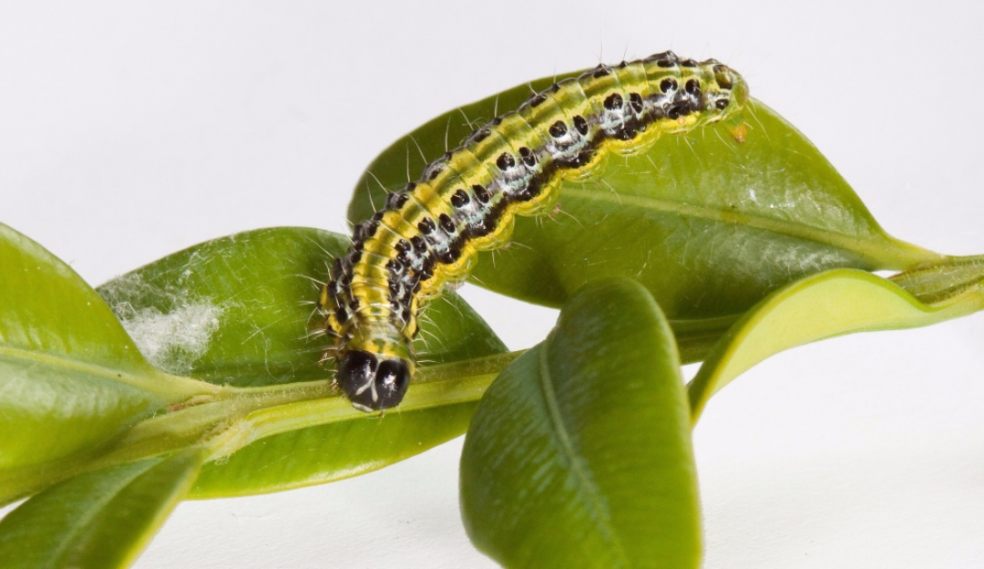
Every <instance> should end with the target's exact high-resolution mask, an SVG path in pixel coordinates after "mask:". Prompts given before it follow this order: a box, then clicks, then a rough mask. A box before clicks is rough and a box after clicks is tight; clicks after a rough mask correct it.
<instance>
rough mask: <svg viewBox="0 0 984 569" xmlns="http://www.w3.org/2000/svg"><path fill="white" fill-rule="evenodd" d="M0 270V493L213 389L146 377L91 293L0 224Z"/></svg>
mask: <svg viewBox="0 0 984 569" xmlns="http://www.w3.org/2000/svg"><path fill="white" fill-rule="evenodd" d="M0 267H2V271H0V298H2V299H3V301H2V302H0V393H2V397H0V433H3V436H2V437H0V488H3V487H4V486H5V482H4V481H5V480H8V479H9V477H12V476H15V475H24V476H30V474H28V473H27V471H28V470H31V467H33V466H37V465H41V464H42V463H47V462H49V461H52V460H55V459H58V458H62V457H65V456H68V455H71V454H73V453H77V452H85V451H87V450H90V449H92V448H93V447H95V446H97V445H99V444H101V443H103V442H105V441H107V440H109V439H111V438H112V437H114V436H116V435H117V434H119V433H120V432H122V430H124V429H125V428H126V427H127V426H128V425H130V424H132V423H134V422H135V421H137V420H138V419H140V418H142V417H146V416H149V415H150V414H152V413H153V412H155V411H157V410H158V409H160V408H161V407H163V406H166V405H168V404H171V403H175V402H179V401H182V400H185V399H188V398H189V397H192V396H194V395H198V394H203V393H209V392H211V391H214V388H212V387H210V386H208V385H205V384H201V385H198V382H191V381H187V380H182V379H179V378H174V377H171V376H167V375H165V374H162V373H160V372H158V371H157V370H155V369H153V368H152V367H151V366H150V365H149V364H147V362H146V361H144V359H143V358H142V357H141V355H140V353H139V351H138V350H137V348H136V346H135V345H134V344H133V342H132V341H131V340H130V338H129V337H128V336H127V334H126V332H125V331H124V330H123V328H122V327H121V326H120V324H119V322H118V321H117V320H116V318H115V317H114V316H113V313H112V312H111V311H110V310H109V308H108V307H107V306H106V304H105V303H104V302H103V301H102V299H101V298H100V297H99V295H97V294H96V293H95V291H93V290H92V289H91V288H90V287H89V286H88V285H87V284H86V283H85V282H84V281H83V280H82V279H81V278H79V276H78V275H76V274H75V272H73V271H72V270H71V269H70V268H69V267H68V266H67V265H65V264H64V263H63V262H61V261H60V260H58V259H57V258H56V257H54V256H53V255H52V254H51V253H49V252H48V251H46V250H45V249H43V248H42V247H41V246H40V245H38V244H37V243H35V242H33V241H31V240H30V239H28V238H27V237H25V236H23V235H21V234H19V233H17V232H16V231H14V230H13V229H11V228H9V227H7V226H5V225H2V224H0ZM15 472H20V474H15ZM3 494H4V492H3V491H2V490H0V503H2V502H3V501H4V500H3V498H4V496H3Z"/></svg>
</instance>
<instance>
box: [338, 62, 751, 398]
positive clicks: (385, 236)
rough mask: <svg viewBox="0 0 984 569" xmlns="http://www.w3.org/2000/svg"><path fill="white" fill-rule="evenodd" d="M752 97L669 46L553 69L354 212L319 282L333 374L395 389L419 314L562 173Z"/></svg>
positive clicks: (729, 110)
mask: <svg viewBox="0 0 984 569" xmlns="http://www.w3.org/2000/svg"><path fill="white" fill-rule="evenodd" d="M747 98H748V88H747V85H746V84H745V82H744V80H743V79H742V77H741V76H740V75H739V74H738V73H737V72H735V71H734V70H732V69H731V68H730V67H728V66H726V65H723V64H721V63H719V62H717V61H715V60H713V59H710V60H706V61H703V62H699V63H698V62H697V61H694V60H692V59H681V58H679V57H677V56H676V55H675V54H673V53H672V52H664V53H660V54H656V55H653V56H650V57H647V58H645V59H639V60H636V61H631V62H622V63H621V64H619V65H616V66H613V67H609V66H605V65H599V66H598V67H596V68H594V69H591V70H588V71H585V72H583V73H581V74H579V75H577V76H575V77H570V78H567V79H564V80H561V81H558V82H556V83H554V84H553V85H551V86H550V87H549V88H547V89H545V90H544V91H541V92H539V93H535V94H534V95H533V96H531V97H530V98H529V99H528V100H527V101H526V102H524V103H523V104H522V105H520V106H519V108H517V109H515V110H513V111H511V112H507V113H505V114H503V115H501V116H499V117H496V118H494V119H492V120H491V121H489V122H488V123H487V124H485V125H483V126H482V127H480V128H478V129H477V130H475V132H473V133H472V134H471V135H470V136H468V137H467V138H466V139H465V140H464V141H463V142H462V143H461V145H460V146H458V147H457V148H455V149H453V150H451V151H449V152H447V153H446V154H445V155H444V156H442V157H441V158H439V159H437V160H435V161H434V162H432V163H430V164H429V165H428V166H427V167H426V168H424V171H423V173H422V175H421V177H420V178H419V179H418V180H417V182H415V183H411V184H409V185H407V187H405V188H403V189H402V190H400V191H397V192H393V193H391V194H389V196H388V197H387V199H386V203H385V205H384V206H383V207H382V208H381V209H380V210H379V211H378V212H377V213H376V214H375V215H373V216H372V217H371V218H369V219H367V220H365V221H364V222H362V223H360V224H358V225H356V226H355V228H354V231H353V235H352V245H351V247H350V249H349V250H348V252H347V253H346V254H345V255H344V256H342V257H339V258H337V259H335V261H334V264H333V265H332V268H331V271H330V275H329V278H330V280H329V282H328V283H327V285H326V286H325V288H324V290H323V291H322V294H321V301H320V304H321V307H322V308H323V309H325V311H326V312H327V314H328V316H327V319H326V322H325V327H326V329H327V332H328V334H329V335H330V336H331V338H332V339H333V342H334V344H333V345H332V346H331V347H330V348H329V351H330V352H331V353H332V354H333V357H335V358H336V359H337V362H338V366H337V368H338V375H337V383H338V385H339V386H340V387H341V389H342V390H343V391H344V392H345V394H346V395H347V396H348V398H349V399H350V401H351V402H352V404H353V405H354V406H355V407H357V408H359V409H362V410H365V411H376V410H380V409H386V408H390V407H394V406H396V405H398V404H399V403H400V401H401V400H402V399H403V396H404V394H405V392H406V390H407V386H408V384H409V382H410V379H411V377H412V376H413V373H414V353H413V349H412V341H413V338H414V337H415V336H416V335H417V333H418V329H419V325H418V321H417V316H418V314H419V313H420V311H421V309H423V307H424V306H425V305H426V303H427V302H428V300H430V299H432V298H433V297H435V296H437V295H438V294H440V292H441V291H442V290H443V288H444V287H445V285H447V284H448V283H452V282H455V281H460V280H461V279H463V278H465V277H466V276H467V274H468V273H469V271H470V269H471V267H472V265H473V264H474V262H475V258H476V255H477V254H478V253H479V252H482V251H488V250H491V249H495V248H497V247H500V246H502V245H503V244H504V243H505V242H507V241H508V239H509V236H510V234H511V231H512V225H513V222H514V220H515V218H516V216H530V215H536V214H539V213H541V212H543V211H545V210H547V209H549V208H550V207H551V204H552V203H553V202H554V201H555V200H556V199H557V197H558V195H557V194H558V193H559V192H558V191H557V188H558V186H559V185H560V182H561V181H563V180H565V179H569V178H576V177H581V176H585V175H590V173H591V170H592V168H593V167H594V165H595V164H596V163H597V162H598V161H599V160H600V159H601V158H602V157H603V156H604V155H605V154H607V153H611V152H618V153H631V152H636V151H639V149H642V148H645V147H646V146H647V144H651V143H652V142H653V141H654V140H656V139H657V138H658V137H659V136H661V135H663V134H680V133H686V132H689V131H691V130H693V129H694V128H697V127H698V126H700V125H702V124H707V123H710V122H713V121H717V120H721V119H723V118H725V117H727V116H730V115H731V114H733V113H734V112H735V111H736V110H738V109H739V108H741V106H742V105H743V104H744V102H745V101H746V100H747Z"/></svg>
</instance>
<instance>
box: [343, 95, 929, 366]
mask: <svg viewBox="0 0 984 569" xmlns="http://www.w3.org/2000/svg"><path fill="white" fill-rule="evenodd" d="M555 79H556V78H555V77H550V78H545V79H540V80H537V81H533V82H531V83H529V84H523V85H521V86H518V87H515V88H513V89H509V90H507V91H504V92H502V93H499V94H496V95H493V96H491V97H487V98H485V99H483V100H481V101H477V102H474V103H471V104H468V105H464V106H462V107H461V108H459V109H455V110H452V111H449V112H447V113H445V114H443V115H441V116H439V117H437V118H435V119H433V120H431V121H429V122H427V123H426V124H424V125H422V126H420V127H419V128H417V129H415V130H414V131H413V132H411V133H409V134H407V135H406V136H404V137H402V138H400V139H399V140H397V141H396V142H394V143H393V144H391V145H390V146H389V147H388V148H387V149H386V150H384V151H383V152H382V153H381V154H380V155H379V156H378V157H376V159H375V160H373V162H372V163H371V164H370V165H369V167H368V168H367V170H366V173H365V174H364V175H363V177H362V178H361V179H360V181H359V183H358V184H357V186H356V190H355V193H354V196H353V199H352V201H351V203H350V205H349V210H348V217H349V221H351V222H353V223H356V222H359V221H361V220H363V219H365V218H367V217H368V216H370V215H372V213H373V211H374V209H373V205H374V204H375V205H378V204H381V203H383V200H384V199H385V197H384V196H385V192H386V191H387V190H396V189H399V188H401V187H403V186H404V185H405V184H406V182H407V172H408V171H409V172H410V173H411V175H418V174H420V173H421V172H422V170H423V168H424V166H425V164H426V163H427V162H428V161H429V160H433V159H436V158H438V157H440V156H441V155H442V154H443V153H444V152H445V151H446V150H447V149H448V148H447V146H448V143H449V142H450V145H451V146H452V147H453V146H454V145H455V144H456V143H457V142H458V141H460V140H462V139H463V138H464V137H466V136H467V135H469V134H470V133H471V132H472V131H473V130H474V129H475V128H476V127H477V126H478V125H481V124H482V123H483V122H484V121H488V120H489V119H491V118H492V117H493V115H494V113H495V112H496V110H498V112H505V111H508V110H513V109H515V108H517V107H518V106H519V105H520V104H521V103H522V102H523V101H525V100H526V99H527V98H529V96H530V89H531V88H532V89H535V90H541V89H545V88H547V87H549V85H550V84H551V83H552V82H553V81H554V80H555ZM753 88H754V86H753ZM558 191H559V197H560V199H559V202H558V209H557V211H556V212H555V213H553V214H548V215H547V217H546V218H545V219H539V220H534V219H530V218H523V219H520V220H518V222H517V224H516V228H515V232H514V234H513V238H512V242H513V243H515V246H512V247H508V248H506V249H503V250H501V251H498V252H496V253H495V255H494V258H493V256H491V255H481V256H480V258H479V263H478V265H477V266H476V269H475V271H474V272H473V282H475V283H476V284H479V285H480V286H484V287H487V288H490V289H492V290H494V291H497V292H501V293H503V294H506V295H509V296H512V297H516V298H520V299H523V300H529V301H532V302H536V303H541V304H545V305H549V306H559V305H561V304H562V303H563V302H564V301H565V299H566V298H568V297H569V296H570V295H571V294H572V293H573V292H574V291H575V290H577V289H578V288H580V287H581V285H583V284H584V283H585V282H588V281H590V280H593V279H598V278H603V277H607V276H626V277H631V278H633V279H635V280H638V281H640V282H641V283H643V285H645V286H646V288H648V289H649V291H650V292H651V293H652V294H653V296H654V297H655V298H656V301H657V302H658V303H659V305H660V307H662V309H663V310H664V311H665V313H666V315H667V317H668V318H669V319H670V323H671V325H672V326H673V329H674V330H675V332H676V334H677V340H678V343H679V344H680V346H681V350H682V351H683V352H684V354H685V355H686V356H687V358H686V359H688V360H693V359H699V358H700V356H701V355H703V354H702V352H703V349H706V348H707V347H708V346H709V345H712V344H713V340H716V339H717V338H718V337H720V335H721V334H723V333H724V332H725V331H726V330H727V329H728V327H729V326H730V325H731V324H732V323H734V321H735V320H736V319H737V318H738V317H739V316H740V315H741V314H742V313H744V312H745V311H746V310H748V309H749V308H750V307H751V306H752V305H754V304H755V303H756V302H758V301H759V300H761V299H762V298H764V297H765V296H766V295H767V294H768V293H769V292H771V291H772V290H775V289H777V288H779V287H781V286H783V285H785V284H787V283H790V282H794V281H796V280H798V279H800V278H802V277H804V276H806V275H809V274H814V273H818V272H821V271H823V270H826V269H830V268H834V267H854V268H860V269H865V270H877V269H900V270H901V269H908V268H912V267H914V266H916V265H918V264H921V263H927V262H936V261H939V260H940V258H941V257H940V256H939V255H937V254H935V253H932V252H929V251H926V250H924V249H921V248H918V247H915V246H912V245H910V244H907V243H903V242H901V241H898V240H896V239H893V238H892V237H890V236H888V235H887V234H886V233H885V232H884V231H883V230H882V229H881V227H880V226H879V225H878V223H877V222H876V221H875V219H874V218H873V217H872V215H871V214H870V213H869V212H868V210H867V209H866V208H865V206H864V204H863V203H862V202H861V200H860V199H859V198H858V197H857V195H855V193H854V192H853V191H852V189H851V188H850V186H849V185H848V184H847V183H846V182H845V181H844V179H843V178H842V177H841V176H840V175H839V174H838V173H837V171H836V170H835V169H834V168H833V166H832V165H831V164H830V163H829V162H828V161H827V160H826V159H825V158H824V157H823V155H821V154H820V152H819V151H818V150H817V149H816V148H815V147H814V146H813V145H812V144H811V143H810V142H809V141H808V140H807V139H806V138H805V137H804V136H803V135H802V134H801V133H799V132H798V131H797V130H796V129H795V128H793V127H792V126H791V125H790V124H789V123H787V122H786V121H785V120H783V119H782V118H781V117H780V116H778V115H777V114H775V113H774V112H773V111H772V110H771V109H769V108H768V107H766V106H765V105H763V104H762V103H760V102H758V101H755V100H751V101H749V102H748V104H747V106H746V108H745V109H744V110H742V111H741V112H739V113H737V114H736V115H735V116H734V117H732V118H731V119H730V120H727V121H722V122H719V123H715V124H712V125H709V126H707V127H705V128H701V129H698V130H695V131H693V132H690V133H688V134H681V135H664V136H663V137H662V138H660V139H659V140H657V141H656V142H655V143H654V144H652V145H651V146H649V147H647V148H645V149H642V150H640V151H639V152H638V153H635V154H633V155H629V156H621V155H609V156H608V157H607V158H605V159H604V160H601V161H600V163H599V164H598V165H597V166H596V167H594V168H593V170H592V175H591V176H590V177H589V178H587V179H581V180H567V181H564V182H563V183H562V184H561V185H560V187H559V190H558Z"/></svg>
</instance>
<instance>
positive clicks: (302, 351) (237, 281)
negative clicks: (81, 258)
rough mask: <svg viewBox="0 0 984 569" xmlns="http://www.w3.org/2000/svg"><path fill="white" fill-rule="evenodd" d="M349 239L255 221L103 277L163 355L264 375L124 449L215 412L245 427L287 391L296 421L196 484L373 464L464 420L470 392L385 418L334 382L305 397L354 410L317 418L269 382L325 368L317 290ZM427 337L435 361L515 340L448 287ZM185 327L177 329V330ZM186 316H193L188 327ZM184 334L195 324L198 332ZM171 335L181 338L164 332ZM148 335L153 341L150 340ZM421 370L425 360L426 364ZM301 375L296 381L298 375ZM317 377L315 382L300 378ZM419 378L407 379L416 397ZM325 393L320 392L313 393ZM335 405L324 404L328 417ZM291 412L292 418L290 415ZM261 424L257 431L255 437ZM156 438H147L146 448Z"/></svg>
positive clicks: (429, 442)
mask: <svg viewBox="0 0 984 569" xmlns="http://www.w3.org/2000/svg"><path fill="white" fill-rule="evenodd" d="M347 244H348V241H347V239H345V238H343V237H341V236H338V235H336V234H333V233H329V232H326V231H319V230H315V229H307V228H271V229H261V230H256V231H249V232H245V233H241V234H237V235H232V236H229V237H225V238H221V239H216V240H213V241H209V242H206V243H203V244H200V245H196V246H194V247H191V248H189V249H186V250H184V251H181V252H179V253H175V254H173V255H170V256H168V257H165V258H163V259H161V260H159V261H156V262H154V263H151V264H149V265H147V266H145V267H143V268H141V269H138V270H136V271H133V272H131V273H128V274H126V275H124V276H121V277H119V278H117V279H114V280H113V281H110V282H109V283H106V284H105V285H103V286H102V287H100V288H99V291H100V292H101V293H102V294H103V295H104V296H105V298H106V299H107V301H108V302H109V303H110V304H111V306H112V307H113V308H114V310H116V312H117V314H118V315H119V316H120V318H121V320H122V321H123V323H124V325H126V327H127V329H128V330H130V331H131V333H133V334H134V337H135V338H137V339H138V340H139V341H140V342H141V346H142V347H145V346H147V345H148V344H149V350H150V352H151V353H150V354H149V355H151V356H152V358H153V359H154V361H155V362H156V363H158V364H159V365H162V366H164V367H167V368H169V369H170V370H171V371H174V372H183V373H187V374H188V375H191V376H193V377H196V378H200V379H203V380H206V381H209V382H213V383H218V384H230V385H236V386H256V387H260V386H267V387H266V388H265V390H264V391H256V392H252V393H253V395H250V393H251V392H250V391H249V390H246V391H243V392H242V393H241V397H235V396H234V397H233V398H232V399H230V400H220V401H216V402H215V403H213V404H210V405H205V406H200V407H199V408H192V409H188V410H186V411H183V412H181V413H180V414H175V415H172V416H170V417H162V418H159V419H155V420H154V421H152V422H148V423H147V424H146V425H142V426H141V427H140V428H139V429H136V430H135V431H134V432H133V433H131V434H130V436H129V437H128V439H126V440H124V441H122V442H121V444H120V452H135V450H134V449H151V448H156V447H157V446H160V445H163V444H165V441H164V440H163V439H167V440H168V441H170V443H171V444H173V443H174V441H175V440H184V441H188V442H192V441H194V440H195V439H196V438H197V437H199V436H201V434H202V433H203V432H207V430H208V428H209V427H210V426H211V425H215V424H219V423H226V424H231V425H236V424H237V423H236V421H239V422H241V424H240V425H239V426H233V427H229V429H230V431H237V432H238V431H239V430H243V429H246V427H243V426H242V425H248V424H250V421H252V420H253V418H255V417H256V416H257V415H256V414H258V415H260V416H265V414H266V413H267V411H265V410H264V409H265V408H266V407H269V406H271V405H281V406H283V409H279V410H278V411H277V412H278V413H279V412H282V414H283V415H284V416H292V417H293V418H292V419H290V420H291V421H295V422H297V425H298V426H297V428H294V429H290V430H286V431H284V432H276V433H274V434H270V435H269V436H263V437H260V438H257V439H256V440H255V441H251V442H249V443H248V444H245V445H244V446H243V448H240V449H237V450H235V452H232V453H231V454H230V455H229V456H224V457H223V458H222V460H219V461H213V462H209V463H208V464H207V465H205V467H204V468H203V470H202V474H201V476H200V477H199V479H198V481H197V483H196V485H195V489H194V495H195V496H196V497H215V496H228V495H242V494H251V493H258V492H272V491H275V490H281V489H284V488H290V487H296V486H303V485H310V484H317V483H323V482H328V481H331V480H336V479H339V478H343V477H349V476H354V475H357V474H361V473H364V472H367V471H369V470H375V469H377V468H381V467H383V466H386V465H388V464H391V463H393V462H395V461H397V460H402V459H403V458H406V457H408V456H412V455H414V454H417V453H420V452H422V451H424V450H426V449H428V448H431V447H433V446H434V445H437V444H440V443H442V442H444V441H446V440H448V439H451V438H453V437H456V436H458V435H460V434H461V433H463V432H464V430H465V428H466V427H467V425H468V419H469V418H470V416H471V412H472V410H473V407H474V403H473V402H472V401H468V402H464V403H462V402H452V403H451V404H449V405H441V406H435V407H428V408H426V409H418V410H409V407H408V406H406V405H404V406H401V407H400V408H399V409H397V410H395V411H392V412H388V413H387V414H386V416H385V418H383V419H380V418H379V417H371V416H366V415H363V414H361V413H354V412H350V411H351V410H350V409H349V408H348V406H347V404H346V403H345V402H344V401H337V402H336V401H327V400H328V399H337V396H338V394H337V393H333V392H331V391H330V390H329V389H328V386H327V384H325V385H324V387H323V388H320V389H319V388H317V387H315V388H313V389H314V390H313V391H311V389H308V391H311V393H309V394H305V393H303V392H300V393H301V396H300V397H301V399H304V400H307V399H311V398H314V399H318V398H324V399H326V401H325V404H327V405H328V406H329V407H331V408H332V409H334V408H335V407H336V404H339V405H337V406H338V407H340V409H341V410H342V411H344V412H346V413H348V415H347V416H346V418H345V419H344V420H332V421H331V422H328V423H327V424H320V423H319V421H318V419H317V418H316V417H315V418H312V417H310V416H309V415H308V414H306V411H303V409H304V408H305V407H304V406H305V405H309V404H308V403H302V404H300V405H299V406H298V407H299V409H300V411H298V413H300V415H298V416H293V415H291V413H293V411H292V410H291V409H292V408H291V407H290V406H289V405H285V404H288V403H290V401H291V397H292V396H291V395H290V393H292V392H293V393H298V392H299V390H298V389H295V390H294V391H291V390H287V391H285V392H284V393H283V394H282V395H278V392H277V391H271V389H270V388H271V387H275V386H277V385H282V384H285V383H288V382H298V381H308V380H325V379H326V378H329V377H331V375H332V373H333V372H332V371H331V362H328V365H327V366H326V365H324V364H319V363H318V361H319V359H320V358H321V353H322V352H323V351H324V348H325V345H326V344H325V342H326V340H325V339H324V338H318V337H315V338H311V337H309V336H308V334H307V332H308V330H309V329H310V328H311V327H313V326H316V325H317V322H316V320H314V319H312V305H311V302H312V301H314V300H315V299H316V298H317V295H318V288H317V286H318V285H317V283H316V282H315V281H316V280H317V279H321V278H323V277H324V275H325V271H326V269H325V267H326V265H327V264H329V263H330V260H331V258H332V256H334V255H339V254H342V253H344V251H345V248H346V247H347ZM424 322H425V324H424V328H423V332H422V334H421V336H420V339H419V340H418V344H417V346H416V347H417V351H418V354H419V357H420V359H421V360H422V361H423V362H425V363H426V364H427V365H434V364H438V363H445V362H456V361H464V360H471V359H481V358H483V357H486V356H491V355H495V354H498V353H501V352H504V351H505V346H503V344H502V342H501V341H499V339H498V338H497V337H496V336H495V334H494V333H493V332H492V331H491V330H490V329H489V328H488V326H487V325H486V324H485V323H484V321H482V319H481V318H480V317H479V316H478V315H477V314H476V313H475V312H474V311H472V310H471V308H470V307H468V305H467V304H465V303H464V301H462V300H461V299H460V297H458V296H457V295H455V294H453V293H448V294H445V295H444V296H442V297H441V299H440V300H437V301H435V302H434V303H432V304H431V305H430V306H428V308H427V309H426V313H425V318H424ZM176 330H177V331H178V333H176V332H175V331H176ZM181 330H190V333H189V334H186V335H185V336H184V337H183V336H182V333H181V332H180V331H181ZM187 336H191V338H188V337H187ZM167 341H170V342H172V345H170V346H168V345H165V342H167ZM145 349H148V348H147V347H145ZM421 373H422V376H424V377H426V376H427V372H426V371H425V370H422V372H421ZM295 387H296V386H295ZM299 389H307V388H303V387H302V388H299ZM414 391H415V388H413V387H412V388H411V399H412V397H413V393H414ZM315 405H317V403H315ZM332 413H333V411H325V414H324V417H325V418H328V417H331V416H332ZM292 424H294V423H292ZM249 436H251V435H248V436H247V438H248V437H249ZM148 452H149V451H148Z"/></svg>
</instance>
